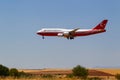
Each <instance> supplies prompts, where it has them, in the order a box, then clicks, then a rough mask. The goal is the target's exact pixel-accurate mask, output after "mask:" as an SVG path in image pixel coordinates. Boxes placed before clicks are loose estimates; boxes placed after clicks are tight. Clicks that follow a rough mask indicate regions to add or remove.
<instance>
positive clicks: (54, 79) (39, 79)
mask: <svg viewBox="0 0 120 80" xmlns="http://www.w3.org/2000/svg"><path fill="white" fill-rule="evenodd" d="M0 80H80V79H77V78H39V77H34V78H11V77H7V78H0Z"/></svg>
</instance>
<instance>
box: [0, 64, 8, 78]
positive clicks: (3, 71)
mask: <svg viewBox="0 0 120 80" xmlns="http://www.w3.org/2000/svg"><path fill="white" fill-rule="evenodd" d="M0 76H9V69H8V68H7V67H5V66H3V65H1V64H0Z"/></svg>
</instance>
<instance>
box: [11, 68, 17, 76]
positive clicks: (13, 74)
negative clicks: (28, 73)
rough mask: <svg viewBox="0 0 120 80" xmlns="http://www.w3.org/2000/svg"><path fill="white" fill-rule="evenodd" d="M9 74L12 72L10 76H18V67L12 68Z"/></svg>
mask: <svg viewBox="0 0 120 80" xmlns="http://www.w3.org/2000/svg"><path fill="white" fill-rule="evenodd" d="M9 74H10V76H13V77H18V76H19V72H18V70H17V69H16V68H12V69H10V71H9Z"/></svg>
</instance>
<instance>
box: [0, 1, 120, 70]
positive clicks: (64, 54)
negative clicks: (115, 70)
mask: <svg viewBox="0 0 120 80" xmlns="http://www.w3.org/2000/svg"><path fill="white" fill-rule="evenodd" d="M119 4H120V0H0V64H3V65H5V66H7V67H10V68H13V67H15V68H34V69H39V68H72V67H74V66H76V65H78V64H79V65H82V66H84V67H88V68H93V67H99V66H100V67H101V66H102V67H120V62H119V61H120V5H119ZM103 19H108V20H109V22H108V24H107V27H106V29H107V32H106V33H102V34H97V35H92V36H87V37H79V38H75V39H74V40H67V39H64V38H57V37H45V40H43V39H42V38H41V36H38V35H36V31H38V30H39V29H41V28H44V27H46V28H51V27H52V28H54V27H57V28H78V27H79V28H86V29H87V28H88V29H89V28H93V27H95V26H96V25H97V24H98V23H100V22H101V21H102V20H103Z"/></svg>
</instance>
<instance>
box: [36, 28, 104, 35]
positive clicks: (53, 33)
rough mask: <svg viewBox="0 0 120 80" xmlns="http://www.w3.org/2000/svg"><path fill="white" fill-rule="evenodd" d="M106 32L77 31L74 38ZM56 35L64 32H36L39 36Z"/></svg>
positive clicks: (101, 30)
mask: <svg viewBox="0 0 120 80" xmlns="http://www.w3.org/2000/svg"><path fill="white" fill-rule="evenodd" d="M105 31H106V30H103V29H100V30H97V29H96V30H95V29H94V30H89V31H77V32H75V34H74V37H76V36H87V35H92V34H97V33H102V32H105ZM58 33H63V34H64V32H38V33H37V34H38V35H41V36H58Z"/></svg>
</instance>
